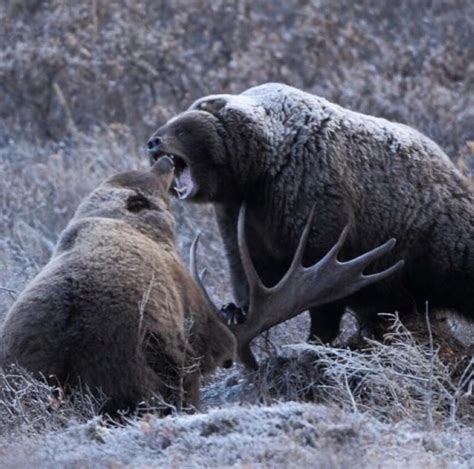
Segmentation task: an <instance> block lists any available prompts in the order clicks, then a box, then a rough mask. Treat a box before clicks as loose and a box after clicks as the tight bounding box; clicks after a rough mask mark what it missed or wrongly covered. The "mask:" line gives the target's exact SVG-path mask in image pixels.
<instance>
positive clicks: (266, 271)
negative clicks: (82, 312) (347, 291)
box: [148, 83, 474, 342]
mask: <svg viewBox="0 0 474 469" xmlns="http://www.w3.org/2000/svg"><path fill="white" fill-rule="evenodd" d="M148 150H149V153H150V155H151V157H152V160H155V159H156V158H158V157H160V156H162V155H164V154H168V155H172V156H173V158H174V162H175V166H176V180H175V184H174V190H175V192H176V193H177V195H178V196H179V198H180V199H186V200H189V201H191V202H212V203H213V204H214V206H215V210H216V214H217V221H218V224H219V228H220V231H221V234H222V237H223V240H224V244H225V247H226V251H227V255H228V259H229V263H230V269H231V274H232V281H233V286H234V293H235V298H236V302H237V303H238V305H240V306H243V307H244V308H245V307H246V306H247V305H248V296H249V293H248V282H247V279H246V277H245V273H244V271H243V268H242V262H241V259H240V256H239V251H238V243H237V220H238V213H239V209H240V206H241V204H242V203H245V205H246V207H247V213H248V216H247V220H248V221H247V239H248V244H249V250H250V254H251V257H252V259H253V262H254V264H255V268H256V269H257V271H258V273H259V275H260V277H261V278H262V280H263V281H264V282H265V284H266V285H268V286H271V285H274V284H276V283H277V282H278V281H279V280H280V278H281V277H282V275H283V274H284V273H285V272H286V270H287V269H288V267H289V265H290V262H291V259H292V255H293V252H294V250H295V248H296V245H297V243H298V239H299V235H300V233H301V231H302V228H303V225H304V224H305V220H306V219H307V217H308V213H309V212H310V210H311V207H313V206H315V207H316V217H315V222H314V224H313V227H312V230H311V234H310V237H309V240H308V247H307V249H306V255H305V259H304V262H305V263H306V264H307V265H308V264H311V263H314V262H315V261H316V260H317V259H320V258H321V257H322V256H323V255H324V254H325V253H326V252H327V251H328V250H329V248H330V247H331V246H332V245H333V244H334V243H335V241H336V239H337V237H338V236H339V233H340V232H341V231H342V228H343V227H344V225H345V224H347V223H348V222H349V223H350V227H351V228H350V232H349V235H348V239H347V241H346V243H345V245H344V248H343V250H342V258H343V259H348V258H353V257H355V256H357V255H359V254H361V253H362V252H365V251H367V250H369V249H372V248H374V247H375V246H377V245H379V244H380V243H381V242H382V241H383V240H385V239H387V238H389V237H394V238H396V239H397V241H398V242H397V246H396V247H395V249H394V250H393V251H392V253H391V255H390V256H385V257H384V258H383V259H380V260H379V262H378V263H375V264H373V265H372V266H371V268H372V269H373V270H374V271H376V270H378V269H381V268H383V267H384V266H387V265H390V264H391V263H393V261H394V260H395V259H404V260H405V266H404V268H403V269H402V270H401V271H400V272H399V273H398V274H397V275H394V276H392V277H390V278H388V279H386V280H384V281H383V282H380V283H376V284H373V285H370V286H369V287H367V288H364V289H362V290H361V291H359V292H357V293H354V294H353V295H351V296H349V297H347V298H346V299H344V300H340V301H337V302H333V303H331V304H328V305H326V306H324V307H321V308H316V309H313V310H311V319H312V324H311V332H310V337H315V336H318V337H319V338H321V339H322V340H323V341H324V342H330V341H332V340H334V338H335V337H336V334H337V332H338V326H339V321H340V318H341V315H342V314H343V312H344V310H345V308H346V307H350V309H352V310H354V311H356V312H357V313H358V315H359V319H360V321H361V323H365V322H366V321H365V319H366V320H369V319H371V318H373V317H374V313H376V312H393V311H394V310H398V311H400V312H402V311H407V312H410V314H411V312H412V311H413V310H414V309H416V308H413V306H418V310H419V309H420V307H421V309H422V310H424V307H425V306H424V302H425V301H428V302H429V305H430V307H431V308H432V309H443V308H447V309H452V310H456V311H458V312H459V313H461V314H462V315H464V316H465V317H467V318H471V319H472V318H474V191H473V187H472V184H471V183H470V182H469V181H468V180H467V179H466V178H464V177H463V176H462V175H461V174H460V172H459V171H458V170H457V169H456V168H455V166H454V165H453V163H452V162H451V161H450V160H449V158H448V157H447V156H446V154H445V153H444V152H443V151H442V150H441V149H440V148H439V147H438V146H437V145H436V144H435V143H434V142H433V141H431V140H430V139H429V138H427V137H425V136H424V135H422V134H420V133H419V132H417V131H416V130H415V129H412V128H410V127H407V126H405V125H403V124H398V123H393V122H389V121H387V120H385V119H380V118H376V117H373V116H368V115H363V114H359V113H356V112H353V111H350V110H348V109H344V108H342V107H340V106H338V105H336V104H334V103H331V102H329V101H327V100H325V99H323V98H320V97H318V96H314V95H312V94H309V93H306V92H304V91H301V90H298V89H296V88H293V87H290V86H287V85H282V84H278V83H267V84H264V85H260V86H257V87H254V88H250V89H248V90H246V91H244V92H243V93H241V94H239V95H211V96H207V97H204V98H201V99H199V100H198V101H196V102H195V103H194V104H192V105H191V107H190V108H189V109H188V110H187V111H186V112H184V113H182V114H180V115H178V116H176V117H174V118H173V119H171V120H170V121H168V122H167V123H166V124H165V125H164V126H162V127H161V128H159V129H158V130H157V131H156V132H155V133H154V135H153V136H152V137H151V139H150V140H149V142H148ZM368 322H369V323H370V321H368ZM362 325H363V324H361V327H362Z"/></svg>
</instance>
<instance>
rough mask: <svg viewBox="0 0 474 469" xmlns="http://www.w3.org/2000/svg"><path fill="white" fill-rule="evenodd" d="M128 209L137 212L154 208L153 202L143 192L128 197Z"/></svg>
mask: <svg viewBox="0 0 474 469" xmlns="http://www.w3.org/2000/svg"><path fill="white" fill-rule="evenodd" d="M126 204H127V210H128V211H129V212H133V213H137V212H140V211H142V210H150V209H151V208H153V204H152V203H151V202H150V201H149V200H148V199H147V198H146V197H145V196H144V195H143V194H141V193H139V192H137V193H136V194H133V195H131V196H130V197H129V198H128V199H127V202H126Z"/></svg>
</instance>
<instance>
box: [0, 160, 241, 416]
mask: <svg viewBox="0 0 474 469" xmlns="http://www.w3.org/2000/svg"><path fill="white" fill-rule="evenodd" d="M172 174H173V166H172V164H171V162H170V160H169V159H166V158H163V159H161V160H160V161H159V162H158V163H157V164H156V165H155V166H154V167H153V168H152V169H151V170H150V171H148V172H139V171H131V172H126V173H121V174H118V175H116V176H113V177H111V178H109V179H108V180H106V181H105V182H104V183H103V184H102V185H101V186H100V187H99V188H98V189H96V190H95V191H94V192H93V193H92V194H91V195H90V196H89V197H88V198H86V199H85V200H84V201H83V202H82V204H81V205H80V206H79V208H78V209H77V212H76V214H75V216H74V218H73V219H72V220H71V222H70V223H69V225H68V226H67V228H66V229H65V230H64V232H63V233H62V234H61V237H60V239H59V241H58V244H57V246H56V249H55V252H54V254H53V256H52V259H51V260H50V262H49V263H48V264H47V265H46V266H45V267H44V268H43V269H42V271H41V272H40V273H39V274H38V275H37V277H36V278H35V279H34V280H33V281H32V282H31V283H30V284H29V286H28V287H27V288H26V289H25V291H24V292H23V293H22V294H21V295H20V297H19V298H18V300H17V301H16V302H15V304H14V305H13V306H12V308H11V310H10V311H9V312H8V315H7V317H6V319H5V322H4V324H3V326H2V329H1V331H0V364H2V363H3V364H4V365H5V364H7V363H9V362H12V361H15V362H17V363H18V364H20V365H21V366H23V367H25V368H27V369H28V370H31V371H33V372H35V373H42V374H43V375H44V376H46V377H54V379H57V380H59V382H60V383H62V384H63V385H68V386H69V385H77V384H79V383H80V384H81V385H82V386H87V387H88V388H90V389H91V390H92V391H95V390H97V389H98V388H100V389H101V390H102V392H103V393H105V394H106V396H108V397H109V402H108V404H107V406H106V408H105V409H104V410H105V411H107V412H113V411H115V410H117V409H125V408H133V407H134V406H135V405H136V404H137V403H138V402H140V400H142V399H143V398H145V397H147V396H150V394H151V393H159V394H161V396H162V397H163V398H164V399H165V401H167V402H168V403H169V404H172V405H178V404H180V405H193V406H198V404H199V379H200V375H201V374H202V373H207V372H209V371H211V370H212V369H214V368H215V367H216V366H223V365H224V366H230V365H231V364H232V360H233V356H234V349H235V340H234V337H233V335H232V334H231V333H230V332H229V330H228V329H227V327H226V326H225V325H224V324H222V323H221V321H220V320H219V319H218V318H217V316H216V314H215V311H214V309H213V307H212V306H211V305H210V304H209V303H208V301H207V300H206V298H205V297H204V296H203V294H202V292H201V290H200V289H199V287H198V286H197V285H196V284H195V283H194V281H193V280H192V278H191V277H190V275H189V274H188V272H187V271H186V269H185V268H184V267H183V266H182V264H181V262H180V260H179V258H178V255H177V252H176V246H175V232H174V225H175V222H174V218H173V216H172V215H171V213H170V211H169V200H168V196H167V191H168V189H169V185H170V183H171V181H172Z"/></svg>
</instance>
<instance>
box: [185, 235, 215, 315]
mask: <svg viewBox="0 0 474 469" xmlns="http://www.w3.org/2000/svg"><path fill="white" fill-rule="evenodd" d="M200 236H201V233H200V232H199V233H198V234H197V235H196V237H195V238H194V240H193V242H192V243H191V248H190V250H189V270H190V271H191V274H192V276H193V278H194V280H195V281H196V283H197V284H198V285H199V288H200V289H201V291H202V292H203V294H204V296H205V297H206V299H207V301H209V303H210V304H211V305H212V306H214V308H216V309H217V307H216V305H215V304H214V302H213V301H212V299H211V297H210V296H209V293H207V290H206V287H205V286H204V284H203V283H202V277H201V275H199V271H198V267H197V261H196V250H197V245H198V242H199V237H200ZM205 274H206V269H204V270H203V275H205Z"/></svg>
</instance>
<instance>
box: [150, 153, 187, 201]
mask: <svg viewBox="0 0 474 469" xmlns="http://www.w3.org/2000/svg"><path fill="white" fill-rule="evenodd" d="M164 156H166V157H168V158H170V159H171V161H173V164H174V181H173V186H172V187H173V190H174V191H175V192H176V195H177V196H178V198H179V199H181V200H184V199H187V198H188V197H191V196H192V195H194V192H195V185H194V181H193V178H192V174H191V169H190V167H189V165H188V164H187V163H186V160H185V159H184V158H183V157H181V156H179V155H173V154H171V153H162V154H161V155H159V156H158V158H160V157H164ZM158 158H157V159H158Z"/></svg>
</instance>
